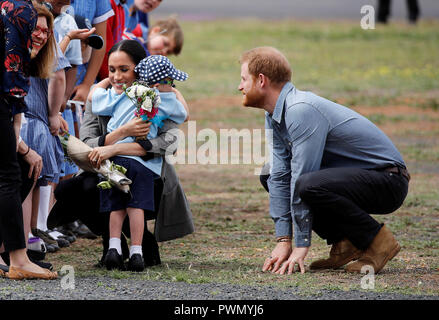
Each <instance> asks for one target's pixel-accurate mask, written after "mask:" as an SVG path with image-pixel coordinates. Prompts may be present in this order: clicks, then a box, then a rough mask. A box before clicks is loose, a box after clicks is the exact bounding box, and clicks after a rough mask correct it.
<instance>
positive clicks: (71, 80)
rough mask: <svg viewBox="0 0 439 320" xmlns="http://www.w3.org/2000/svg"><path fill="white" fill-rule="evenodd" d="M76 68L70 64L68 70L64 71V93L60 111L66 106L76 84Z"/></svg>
mask: <svg viewBox="0 0 439 320" xmlns="http://www.w3.org/2000/svg"><path fill="white" fill-rule="evenodd" d="M77 70H78V68H77V67H76V66H72V67H71V68H70V69H69V70H67V71H66V92H65V94H64V101H63V104H62V107H61V112H63V111H64V109H65V108H66V103H67V101H68V100H69V99H70V97H71V96H72V93H73V89H74V88H75V84H76V71H77Z"/></svg>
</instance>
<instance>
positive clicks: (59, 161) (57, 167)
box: [20, 46, 70, 186]
mask: <svg viewBox="0 0 439 320" xmlns="http://www.w3.org/2000/svg"><path fill="white" fill-rule="evenodd" d="M57 50H58V54H57V56H58V60H57V61H56V65H55V68H54V71H55V72H56V71H58V70H61V69H66V68H69V67H70V63H69V62H68V60H67V59H66V57H65V56H64V55H63V54H62V52H61V50H60V49H59V47H58V46H57ZM30 83H31V84H30V88H29V92H28V94H27V96H26V97H25V98H24V100H25V102H26V105H27V111H26V112H25V113H24V115H25V118H26V122H23V126H22V128H21V132H20V135H21V137H22V139H23V140H24V142H25V143H26V144H27V145H28V146H29V147H30V148H32V149H33V150H35V151H36V152H37V153H38V154H39V155H40V156H41V158H43V169H42V171H41V176H40V179H39V180H38V185H39V186H45V185H47V183H48V182H54V183H58V181H59V177H60V174H61V167H62V165H63V161H64V151H63V148H62V146H61V142H60V140H59V138H58V136H53V135H52V134H51V133H50V130H49V111H48V110H49V102H48V100H47V97H48V91H49V90H48V85H49V80H48V79H41V78H34V77H31V78H30Z"/></svg>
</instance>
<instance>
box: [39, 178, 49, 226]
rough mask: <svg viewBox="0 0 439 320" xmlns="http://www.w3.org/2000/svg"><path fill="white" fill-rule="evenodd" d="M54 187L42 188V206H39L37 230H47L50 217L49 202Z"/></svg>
mask: <svg viewBox="0 0 439 320" xmlns="http://www.w3.org/2000/svg"><path fill="white" fill-rule="evenodd" d="M51 192H52V186H45V187H40V204H39V206H38V220H37V228H38V229H40V230H43V231H46V230H47V218H48V217H49V202H50V194H51Z"/></svg>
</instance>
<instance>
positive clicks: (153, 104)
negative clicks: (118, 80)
mask: <svg viewBox="0 0 439 320" xmlns="http://www.w3.org/2000/svg"><path fill="white" fill-rule="evenodd" d="M123 89H124V92H125V94H126V95H127V96H128V98H130V100H131V101H132V102H133V103H134V105H135V106H136V111H134V115H135V116H136V117H138V118H141V119H142V120H143V121H151V122H153V123H156V124H157V125H158V127H159V128H160V127H161V126H162V125H163V124H162V119H159V117H156V114H157V112H158V110H159V109H158V106H159V104H160V102H161V101H160V95H159V93H158V91H157V90H155V89H153V88H150V87H149V86H148V85H147V84H146V83H145V82H143V81H134V82H133V84H132V85H131V86H130V87H128V88H127V87H126V86H124V88H123ZM136 140H146V136H145V137H137V138H136Z"/></svg>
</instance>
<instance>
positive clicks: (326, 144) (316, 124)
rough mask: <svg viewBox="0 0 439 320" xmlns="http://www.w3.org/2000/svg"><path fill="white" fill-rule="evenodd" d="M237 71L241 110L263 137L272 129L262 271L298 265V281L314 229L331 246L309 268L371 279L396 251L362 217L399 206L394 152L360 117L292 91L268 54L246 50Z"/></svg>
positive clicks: (283, 63)
mask: <svg viewBox="0 0 439 320" xmlns="http://www.w3.org/2000/svg"><path fill="white" fill-rule="evenodd" d="M240 63H241V82H240V84H239V88H238V89H239V91H241V92H242V94H243V105H244V106H249V107H255V108H260V109H263V110H265V123H266V129H272V130H273V141H272V143H273V150H272V152H273V154H272V156H273V157H272V168H271V173H270V176H269V179H268V189H269V194H270V215H271V217H272V218H273V221H274V224H275V234H276V238H277V244H276V246H275V248H274V249H273V251H272V252H271V255H270V257H268V258H267V259H266V260H265V263H264V265H263V268H262V270H263V271H272V272H275V273H279V274H284V273H286V272H288V273H289V274H290V273H292V272H293V271H294V268H295V265H296V264H298V266H299V269H300V271H301V272H302V273H304V272H305V266H304V260H305V257H306V256H307V254H308V252H309V249H310V246H311V231H312V230H314V231H315V233H316V234H317V235H319V236H320V237H321V238H323V239H325V240H326V241H327V243H328V245H332V248H331V251H330V254H329V258H327V259H321V260H317V261H314V262H313V263H311V265H310V268H311V269H336V268H340V267H342V266H344V265H346V264H347V266H346V267H345V270H346V271H348V272H360V271H361V269H362V267H363V266H365V265H369V266H372V267H373V268H374V270H375V273H377V272H379V271H380V270H381V269H382V268H383V267H384V266H385V265H386V263H387V262H388V261H389V260H390V259H392V258H393V257H394V256H395V255H396V254H397V253H398V252H399V250H400V245H399V244H398V242H397V241H396V239H395V237H394V236H393V235H392V233H391V231H390V230H389V229H388V228H387V226H385V225H383V224H380V223H378V222H377V221H376V220H375V219H374V218H373V217H372V216H371V215H370V214H388V213H391V212H393V211H395V210H396V209H398V208H399V207H400V206H401V204H402V203H403V201H404V199H405V197H406V195H407V191H408V183H409V180H410V175H409V174H408V172H407V169H406V166H405V163H404V161H403V159H402V157H401V154H400V153H399V152H398V150H397V149H396V147H395V146H394V144H393V143H392V141H391V140H390V139H389V138H388V137H387V136H386V135H385V134H384V133H383V132H382V131H381V130H380V129H379V128H378V127H376V126H375V125H374V124H373V123H372V122H370V121H369V120H368V119H366V118H365V117H363V116H361V115H360V114H358V113H356V112H354V111H353V110H351V109H349V108H346V107H344V106H341V105H339V104H337V103H334V102H331V101H329V100H326V99H324V98H322V97H319V96H317V95H315V94H313V93H311V92H305V91H301V90H299V89H297V88H296V87H295V86H294V85H293V84H292V83H291V68H290V65H289V63H288V61H287V59H286V58H285V56H284V55H283V54H282V53H281V52H279V51H278V50H277V49H275V48H271V47H260V48H255V49H252V50H250V51H247V52H245V53H244V54H243V55H242V56H241V59H240ZM293 231H294V232H293ZM293 234H294V245H295V246H294V248H293V245H292V235H293ZM351 261H354V262H352V263H350V264H348V263H349V262H351Z"/></svg>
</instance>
